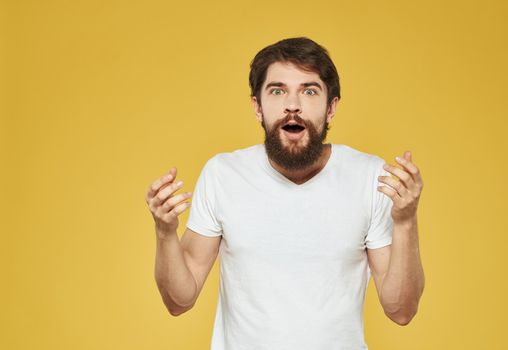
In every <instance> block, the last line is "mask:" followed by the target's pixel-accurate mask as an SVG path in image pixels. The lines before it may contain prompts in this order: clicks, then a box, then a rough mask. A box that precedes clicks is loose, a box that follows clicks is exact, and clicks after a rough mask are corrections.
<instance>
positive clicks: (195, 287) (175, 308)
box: [155, 228, 221, 316]
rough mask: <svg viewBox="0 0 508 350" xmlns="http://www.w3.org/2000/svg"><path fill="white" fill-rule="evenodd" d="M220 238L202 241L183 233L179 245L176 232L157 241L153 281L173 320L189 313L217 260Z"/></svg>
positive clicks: (196, 234)
mask: <svg viewBox="0 0 508 350" xmlns="http://www.w3.org/2000/svg"><path fill="white" fill-rule="evenodd" d="M220 241H221V237H220V236H219V237H205V236H202V235H200V234H198V233H196V232H194V231H192V230H190V229H188V228H187V229H186V230H185V233H184V235H183V236H182V241H181V242H180V241H179V239H178V236H177V234H176V232H174V233H173V234H170V235H168V236H167V238H157V253H156V261H155V280H156V282H157V287H158V288H159V292H160V294H161V296H162V299H163V301H164V304H165V305H166V308H167V309H168V310H169V312H170V314H171V315H173V316H178V315H180V314H182V313H184V312H186V311H188V310H190V309H191V308H192V307H193V306H194V304H195V303H196V300H197V298H198V296H199V294H200V292H201V289H202V288H203V285H204V283H205V281H206V278H207V276H208V274H209V272H210V270H211V268H212V266H213V264H214V262H215V260H216V257H217V254H218V250H219V244H220Z"/></svg>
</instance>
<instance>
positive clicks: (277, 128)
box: [261, 113, 330, 170]
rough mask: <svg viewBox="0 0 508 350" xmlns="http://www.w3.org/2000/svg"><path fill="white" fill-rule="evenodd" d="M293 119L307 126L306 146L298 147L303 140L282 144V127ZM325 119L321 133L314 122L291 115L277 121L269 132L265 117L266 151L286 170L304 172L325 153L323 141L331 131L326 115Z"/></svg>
mask: <svg viewBox="0 0 508 350" xmlns="http://www.w3.org/2000/svg"><path fill="white" fill-rule="evenodd" d="M292 119H294V120H295V121H296V122H297V123H298V124H300V125H303V126H305V130H304V131H302V132H307V133H308V141H307V144H306V145H304V146H300V145H298V142H300V141H301V140H302V139H300V140H298V141H296V142H293V141H291V140H287V142H289V143H290V144H289V145H287V146H286V145H284V144H283V143H282V139H281V130H282V128H281V127H282V126H284V125H286V124H287V123H288V122H289V121H290V120H292ZM323 119H324V122H323V123H322V124H321V125H320V126H321V131H320V132H319V131H318V129H317V128H316V126H315V125H314V124H313V123H312V122H310V121H309V122H306V121H305V120H303V119H302V118H301V117H300V116H298V115H297V114H292V113H289V114H288V115H286V117H285V118H283V119H281V120H279V121H277V122H276V123H275V124H274V125H273V126H272V128H271V129H270V130H267V128H266V125H265V120H264V116H263V120H262V122H261V125H262V126H263V129H264V130H265V149H266V153H267V155H268V157H269V158H270V159H271V160H272V161H274V162H275V163H277V164H278V165H279V166H281V167H282V168H284V169H286V170H303V169H306V168H308V167H310V166H312V165H313V164H314V163H316V161H317V160H318V159H319V157H320V156H321V154H322V153H323V149H324V145H323V141H324V140H325V139H326V135H327V133H328V130H329V129H330V126H329V123H327V122H326V115H325V116H324V118H323ZM303 137H305V135H303ZM293 143H294V144H293Z"/></svg>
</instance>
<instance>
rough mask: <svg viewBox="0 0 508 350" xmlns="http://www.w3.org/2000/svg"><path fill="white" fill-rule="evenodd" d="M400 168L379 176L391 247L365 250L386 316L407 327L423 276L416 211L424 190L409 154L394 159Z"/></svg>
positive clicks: (422, 283)
mask: <svg viewBox="0 0 508 350" xmlns="http://www.w3.org/2000/svg"><path fill="white" fill-rule="evenodd" d="M395 159H396V160H397V162H398V163H399V164H400V165H402V167H403V169H400V168H397V167H395V166H392V165H389V164H385V165H384V166H383V168H384V169H385V170H387V171H389V172H390V173H392V174H394V175H395V176H397V177H398V178H399V180H396V179H394V178H392V177H390V176H380V177H379V181H381V182H383V183H386V184H387V185H388V186H380V187H378V190H379V191H380V192H383V193H384V194H385V195H387V196H388V197H390V199H391V200H392V201H393V207H392V211H391V216H392V218H393V232H392V244H391V246H387V247H383V248H381V249H368V250H367V254H368V259H369V265H370V267H371V271H372V274H373V277H374V281H375V283H376V288H377V291H378V296H379V300H380V302H381V304H382V306H383V309H384V311H385V314H386V315H387V316H388V317H389V318H390V319H392V320H393V321H394V322H396V323H398V324H400V325H406V324H408V323H409V322H410V321H411V319H412V318H413V317H414V315H415V314H416V312H417V309H418V303H419V300H420V297H421V295H422V293H423V288H424V284H425V277H424V273H423V267H422V264H421V259H420V250H419V243H418V225H417V219H416V217H417V216H416V211H417V207H418V201H419V198H420V193H421V190H422V188H423V181H422V178H421V174H420V172H419V170H418V168H417V167H416V165H415V164H414V163H412V162H411V154H410V152H406V153H405V154H404V157H403V158H399V157H396V158H395Z"/></svg>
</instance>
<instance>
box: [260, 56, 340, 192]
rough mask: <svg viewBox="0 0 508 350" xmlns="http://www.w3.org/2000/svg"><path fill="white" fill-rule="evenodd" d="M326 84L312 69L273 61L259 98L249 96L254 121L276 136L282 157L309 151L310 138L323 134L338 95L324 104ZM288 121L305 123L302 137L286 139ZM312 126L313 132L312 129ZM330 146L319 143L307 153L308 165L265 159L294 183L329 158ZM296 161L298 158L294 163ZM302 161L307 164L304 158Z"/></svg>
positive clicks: (309, 175) (315, 171)
mask: <svg viewBox="0 0 508 350" xmlns="http://www.w3.org/2000/svg"><path fill="white" fill-rule="evenodd" d="M273 82H282V83H284V86H272V87H269V88H268V89H267V86H268V84H270V83H273ZM308 82H317V83H318V84H319V85H320V86H321V87H322V89H320V88H319V87H317V86H307V87H304V86H302V85H301V84H303V83H308ZM327 93H328V92H327V89H326V84H325V83H324V82H323V81H322V80H321V79H320V77H319V74H318V73H315V72H306V71H304V70H302V69H300V68H298V67H297V66H295V65H294V64H292V63H289V62H287V63H286V62H275V63H273V64H271V65H270V66H269V67H268V70H267V73H266V79H265V82H264V83H263V86H262V87H261V101H257V99H256V97H252V103H253V107H254V112H255V114H256V118H257V120H258V121H259V122H260V123H262V126H263V128H264V129H265V133H266V134H271V133H273V134H274V137H278V142H279V143H280V144H281V147H282V149H281V150H280V151H283V152H285V153H286V157H295V158H296V157H298V155H301V154H303V153H305V152H307V153H309V144H310V143H311V138H312V137H314V138H318V137H319V135H320V134H322V133H323V131H324V128H325V127H326V124H327V123H330V121H331V120H332V118H333V116H334V114H335V109H336V106H337V102H338V101H339V99H338V97H335V98H334V99H333V100H332V101H331V103H330V105H329V106H328V107H327V104H326V101H327ZM289 120H295V121H297V122H299V123H302V124H304V125H306V129H305V131H304V133H305V134H304V136H303V137H302V138H301V139H300V140H298V141H292V140H290V139H289V138H288V137H287V135H286V134H285V132H284V131H283V130H282V128H281V127H282V126H283V125H284V124H286V122H287V121H289ZM313 129H315V131H316V132H315V133H312V130H313ZM330 153H331V145H330V144H326V145H323V146H322V152H320V153H318V154H310V155H309V154H308V157H310V158H313V162H311V163H312V164H310V165H309V164H305V166H303V167H293V168H288V167H284V165H283V164H279V163H277V162H276V161H275V160H274V159H272V158H269V161H270V163H271V165H272V166H273V167H274V168H275V169H276V170H277V171H278V172H279V173H281V174H282V175H284V176H285V177H286V178H288V179H289V180H291V181H293V182H294V183H297V184H302V183H304V182H306V181H307V180H309V179H310V178H312V177H313V176H314V175H316V174H317V173H319V171H321V169H323V167H324V166H325V165H326V162H327V161H328V159H329V158H330ZM294 163H298V161H296V162H294ZM306 163H309V161H307V162H306Z"/></svg>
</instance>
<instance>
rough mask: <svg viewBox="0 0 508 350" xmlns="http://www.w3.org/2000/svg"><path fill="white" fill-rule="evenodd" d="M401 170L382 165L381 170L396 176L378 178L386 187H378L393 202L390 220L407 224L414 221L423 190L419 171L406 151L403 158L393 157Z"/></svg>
mask: <svg viewBox="0 0 508 350" xmlns="http://www.w3.org/2000/svg"><path fill="white" fill-rule="evenodd" d="M395 160H396V161H397V163H399V164H400V165H401V166H402V168H403V169H400V168H397V167H396V166H394V165H391V164H384V165H383V169H385V170H386V171H388V172H390V173H392V174H393V175H395V176H397V177H398V178H399V180H397V179H394V178H392V177H391V176H379V177H378V180H379V181H380V182H383V183H385V184H387V185H388V186H378V188H377V189H378V191H381V192H383V193H384V194H386V195H387V196H388V197H390V198H391V199H392V201H393V206H392V212H391V214H392V218H393V221H394V222H400V223H402V222H407V221H409V220H413V219H416V210H417V208H418V201H419V200H420V194H421V192H422V188H423V180H422V177H421V174H420V171H419V169H418V168H417V167H416V165H415V164H414V163H413V162H412V159H411V153H410V152H409V151H406V152H405V153H404V157H403V158H399V157H395Z"/></svg>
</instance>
